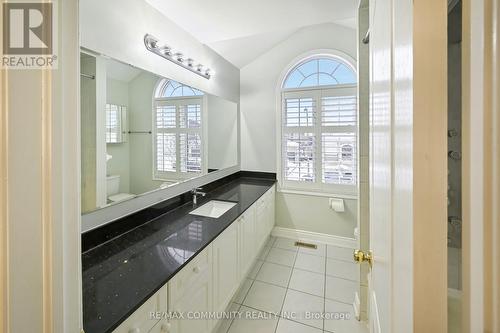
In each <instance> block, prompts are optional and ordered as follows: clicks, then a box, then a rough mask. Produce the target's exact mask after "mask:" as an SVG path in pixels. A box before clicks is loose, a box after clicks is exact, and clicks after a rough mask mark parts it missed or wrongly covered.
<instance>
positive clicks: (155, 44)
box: [144, 34, 212, 80]
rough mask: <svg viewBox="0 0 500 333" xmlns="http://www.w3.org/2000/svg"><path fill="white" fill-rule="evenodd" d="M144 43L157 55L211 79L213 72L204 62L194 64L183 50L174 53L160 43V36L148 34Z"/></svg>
mask: <svg viewBox="0 0 500 333" xmlns="http://www.w3.org/2000/svg"><path fill="white" fill-rule="evenodd" d="M144 45H146V49H148V50H149V51H150V52H153V53H154V54H156V55H159V56H160V57H162V58H165V59H167V60H169V61H171V62H173V63H175V64H177V65H179V66H181V67H183V68H185V69H187V70H189V71H191V72H193V73H195V74H198V75H199V76H202V77H204V78H205V79H207V80H209V79H210V77H211V75H212V73H211V70H210V68H207V69H204V66H203V65H202V64H196V65H195V64H194V60H193V59H191V58H187V59H185V57H184V55H183V54H182V53H181V52H176V53H173V51H172V48H171V47H169V46H167V45H162V46H160V45H159V40H158V38H156V37H154V36H152V35H150V34H146V35H145V36H144Z"/></svg>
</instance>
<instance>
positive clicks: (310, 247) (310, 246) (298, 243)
mask: <svg viewBox="0 0 500 333" xmlns="http://www.w3.org/2000/svg"><path fill="white" fill-rule="evenodd" d="M295 246H299V247H307V248H309V249H317V248H318V246H317V245H316V244H311V243H304V242H295Z"/></svg>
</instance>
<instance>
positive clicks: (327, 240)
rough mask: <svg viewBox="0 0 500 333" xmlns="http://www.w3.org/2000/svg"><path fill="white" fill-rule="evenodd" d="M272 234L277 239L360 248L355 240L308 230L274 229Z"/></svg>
mask: <svg viewBox="0 0 500 333" xmlns="http://www.w3.org/2000/svg"><path fill="white" fill-rule="evenodd" d="M271 234H272V235H273V236H275V237H284V238H290V239H296V240H300V241H308V242H317V243H321V244H328V245H334V246H339V247H346V248H350V249H355V248H357V246H358V241H357V240H356V239H354V238H348V237H342V236H336V235H327V234H322V233H319V232H313V231H306V230H298V229H290V228H283V227H274V229H273V231H272V233H271Z"/></svg>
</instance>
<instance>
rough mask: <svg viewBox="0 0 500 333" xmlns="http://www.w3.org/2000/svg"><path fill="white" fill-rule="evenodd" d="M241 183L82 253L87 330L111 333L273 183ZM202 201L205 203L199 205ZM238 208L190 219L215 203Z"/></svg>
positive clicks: (250, 180)
mask: <svg viewBox="0 0 500 333" xmlns="http://www.w3.org/2000/svg"><path fill="white" fill-rule="evenodd" d="M274 183H275V181H274V180H271V179H256V178H237V179H235V180H232V181H231V182H229V183H227V184H225V185H223V186H220V187H218V188H216V189H214V190H213V191H211V192H209V193H208V194H207V196H206V197H204V198H199V202H198V205H196V206H194V205H193V204H192V203H186V204H184V205H182V206H179V207H177V208H175V209H173V210H171V211H169V212H167V213H166V214H164V215H162V216H160V217H158V218H156V219H154V220H152V221H149V222H148V221H144V222H145V223H144V224H142V225H140V226H139V227H136V228H134V229H132V230H130V231H128V232H126V233H124V234H122V235H120V236H118V237H116V238H114V239H111V240H108V241H106V242H105V243H103V244H101V245H99V246H96V247H94V248H91V249H88V250H87V251H85V252H84V253H83V254H82V268H83V326H84V329H85V332H86V333H102V332H111V331H112V330H113V329H115V328H116V327H117V326H118V325H119V324H120V323H121V322H123V321H124V320H125V319H126V318H127V317H128V316H129V315H130V314H132V313H133V312H134V311H135V310H136V309H137V308H139V307H140V306H141V305H142V304H143V303H144V302H145V301H146V300H147V299H148V298H149V297H151V296H152V295H153V294H154V293H155V292H156V291H158V290H159V289H160V288H161V287H162V286H163V285H165V283H166V282H168V281H169V280H170V279H171V278H172V277H173V276H174V275H175V274H176V273H177V272H178V271H179V270H180V269H181V268H182V267H184V266H185V265H186V264H187V263H188V262H189V261H190V260H191V259H192V258H194V257H195V256H196V254H198V253H199V252H201V251H202V250H203V249H204V248H205V247H206V246H207V245H209V244H210V243H211V242H212V241H213V240H214V239H215V238H216V237H217V236H218V235H219V234H220V233H221V232H222V231H224V229H226V228H227V227H228V226H229V225H230V224H231V223H233V222H234V221H235V220H236V219H237V218H238V217H239V216H240V215H241V214H242V213H243V212H244V211H245V210H246V209H247V208H248V207H250V206H251V205H252V204H253V203H254V202H255V201H256V200H257V199H259V198H260V197H261V196H262V195H263V194H264V193H265V192H266V191H267V190H268V189H269V188H270V187H271V186H272V185H273V184H274ZM200 199H201V200H200ZM214 199H216V200H225V201H232V202H236V203H237V204H236V205H235V206H234V207H233V208H231V209H230V210H229V211H227V212H226V213H225V214H224V215H222V216H221V217H220V218H218V219H214V218H209V217H203V216H196V215H189V214H188V213H189V212H190V211H192V210H193V209H195V208H197V207H199V206H201V205H203V204H204V203H206V202H207V201H210V200H214Z"/></svg>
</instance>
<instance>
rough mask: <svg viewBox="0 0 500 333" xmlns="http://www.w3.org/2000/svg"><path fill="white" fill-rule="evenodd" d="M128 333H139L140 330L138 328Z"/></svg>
mask: <svg viewBox="0 0 500 333" xmlns="http://www.w3.org/2000/svg"><path fill="white" fill-rule="evenodd" d="M128 333H141V330H140V329H139V328H137V327H136V328H131V329H130V330H129V331H128Z"/></svg>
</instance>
